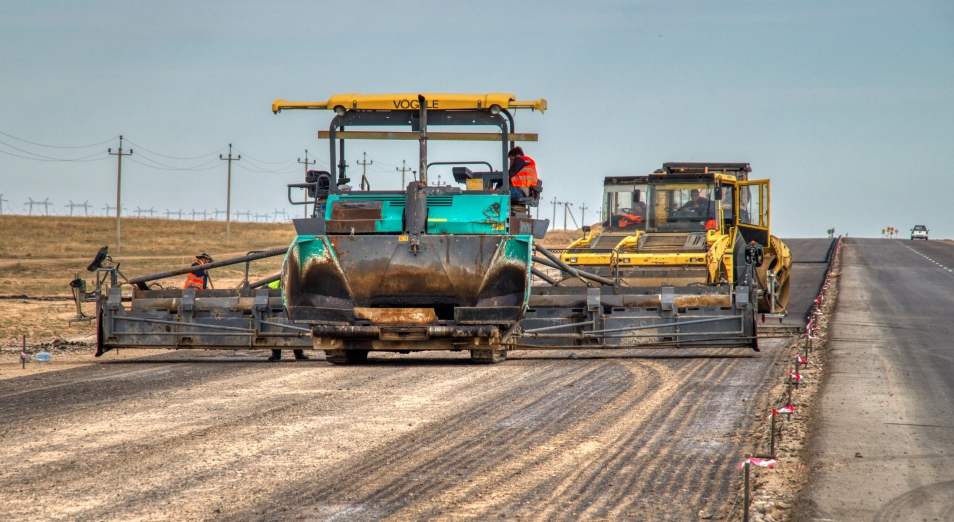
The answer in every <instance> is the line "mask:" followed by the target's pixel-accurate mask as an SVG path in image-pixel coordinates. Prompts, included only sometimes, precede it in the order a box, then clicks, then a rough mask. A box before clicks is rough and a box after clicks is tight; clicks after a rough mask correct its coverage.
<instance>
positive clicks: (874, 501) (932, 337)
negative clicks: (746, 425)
mask: <svg viewBox="0 0 954 522" xmlns="http://www.w3.org/2000/svg"><path fill="white" fill-rule="evenodd" d="M952 310H954V244H951V243H947V242H934V241H930V242H913V241H908V240H889V239H850V240H848V241H847V242H846V244H845V247H844V250H843V253H842V261H841V279H840V282H839V297H838V301H837V303H836V307H835V313H834V316H833V318H832V322H831V327H830V339H829V343H830V344H829V349H830V353H831V359H830V361H829V363H828V377H827V381H826V382H825V383H824V385H823V389H822V396H821V400H820V401H819V403H818V404H817V405H816V412H815V416H816V432H815V435H814V438H813V443H812V457H811V460H810V462H811V474H812V476H813V479H812V480H811V481H810V483H809V487H808V488H807V489H806V491H805V492H804V494H803V501H802V502H801V503H800V504H801V506H802V509H801V512H802V518H803V519H804V520H866V521H867V520H875V521H887V520H927V521H934V520H945V521H946V520H952V519H954V321H952Z"/></svg>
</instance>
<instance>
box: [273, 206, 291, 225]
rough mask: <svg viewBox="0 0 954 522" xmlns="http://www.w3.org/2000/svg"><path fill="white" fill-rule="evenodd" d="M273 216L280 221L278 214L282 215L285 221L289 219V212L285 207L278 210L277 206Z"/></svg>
mask: <svg viewBox="0 0 954 522" xmlns="http://www.w3.org/2000/svg"><path fill="white" fill-rule="evenodd" d="M273 216H275V221H276V222H277V221H278V216H281V217H282V223H284V222H285V221H288V212H286V211H285V209H281V210H278V209H277V208H276V209H275V213H274V214H273Z"/></svg>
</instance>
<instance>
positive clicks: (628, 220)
mask: <svg viewBox="0 0 954 522" xmlns="http://www.w3.org/2000/svg"><path fill="white" fill-rule="evenodd" d="M620 216H621V217H622V218H621V219H620V220H619V226H621V227H628V226H630V225H638V224H640V223H642V222H643V216H634V215H632V214H620Z"/></svg>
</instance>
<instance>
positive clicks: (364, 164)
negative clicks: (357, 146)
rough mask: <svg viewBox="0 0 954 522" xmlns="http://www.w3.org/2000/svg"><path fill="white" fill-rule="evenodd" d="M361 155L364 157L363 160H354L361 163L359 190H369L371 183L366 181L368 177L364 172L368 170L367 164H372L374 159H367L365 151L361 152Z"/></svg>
mask: <svg viewBox="0 0 954 522" xmlns="http://www.w3.org/2000/svg"><path fill="white" fill-rule="evenodd" d="M361 157H362V158H364V161H356V162H355V163H357V164H358V165H361V190H371V183H368V177H367V176H366V175H365V174H367V172H368V165H371V164H373V163H374V160H371V161H368V153H367V152H362V153H361ZM366 187H367V188H366Z"/></svg>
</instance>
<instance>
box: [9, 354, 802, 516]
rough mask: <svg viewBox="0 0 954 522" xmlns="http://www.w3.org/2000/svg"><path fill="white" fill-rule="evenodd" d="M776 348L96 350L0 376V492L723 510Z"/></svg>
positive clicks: (296, 504) (206, 501) (18, 502)
mask: <svg viewBox="0 0 954 522" xmlns="http://www.w3.org/2000/svg"><path fill="white" fill-rule="evenodd" d="M786 345H787V343H785V342H783V341H781V340H776V341H769V342H768V343H766V346H765V351H764V352H763V353H762V354H755V353H754V352H751V351H750V350H742V351H736V352H734V353H725V352H724V351H723V352H717V351H713V350H691V351H685V350H664V351H659V352H648V353H647V351H635V350H634V351H625V352H621V353H618V354H616V355H615V356H607V355H606V354H605V353H600V354H597V353H591V352H585V351H580V352H555V353H548V354H537V353H535V352H516V353H514V354H513V357H512V358H511V360H509V361H507V362H505V363H502V364H498V365H493V366H474V365H472V364H470V362H469V360H467V357H466V354H453V353H441V354H424V355H419V356H415V355H411V356H400V355H394V356H387V355H380V354H375V355H374V356H372V359H371V361H370V363H369V364H367V365H363V366H356V367H341V366H332V365H329V364H327V363H326V362H324V361H323V360H322V358H321V356H320V355H318V356H316V357H315V359H314V360H312V361H307V362H295V361H293V360H289V361H287V362H284V363H267V362H264V359H265V357H266V352H241V353H217V352H206V351H194V350H188V351H180V352H168V353H164V354H160V355H155V356H151V357H147V358H138V359H126V358H125V357H126V354H127V352H125V351H124V352H122V353H121V354H120V355H119V356H118V357H114V356H113V355H112V353H110V354H107V355H105V356H104V357H103V358H101V359H100V360H97V361H96V362H95V363H94V364H92V365H88V366H84V367H76V368H72V369H64V370H63V371H59V372H44V373H30V374H29V375H28V376H23V377H21V378H17V379H6V380H0V399H2V400H3V402H4V404H5V406H4V407H3V408H0V426H2V428H0V444H3V446H4V447H5V451H4V452H3V453H2V455H0V487H2V488H3V489H4V491H8V492H10V493H11V494H10V495H5V496H3V497H2V498H0V512H3V513H6V514H7V516H9V517H11V518H12V519H17V520H60V519H70V520H102V519H116V518H121V519H149V520H152V519H180V520H182V519H189V520H233V519H239V520H274V519H280V520H285V519H287V520H378V519H383V518H387V519H392V520H489V519H494V520H499V519H505V520H645V521H650V520H694V519H697V518H699V517H705V518H709V517H711V518H714V519H725V517H726V516H727V515H728V513H729V509H730V507H731V505H732V501H733V500H734V498H735V495H736V489H735V486H734V484H736V483H737V481H738V477H739V474H738V470H737V468H736V466H737V465H738V462H739V459H740V457H741V455H743V454H745V453H747V452H751V451H752V450H753V448H754V446H755V444H754V441H753V440H751V439H750V438H749V437H748V436H747V429H746V428H747V427H749V426H751V424H752V422H753V421H755V420H756V418H757V417H761V416H762V412H763V411H764V410H765V408H766V407H767V405H768V404H769V397H770V392H771V390H772V388H773V387H774V386H775V383H777V382H778V378H779V375H778V373H779V372H780V369H781V368H782V366H783V361H782V358H783V357H784V353H785V350H784V349H785V346H786ZM130 352H131V351H130ZM571 355H572V357H571ZM66 359H68V358H64V364H68V363H67V361H66ZM31 364H39V363H31ZM28 366H29V365H28ZM6 371H7V370H6V367H5V368H4V373H6Z"/></svg>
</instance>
